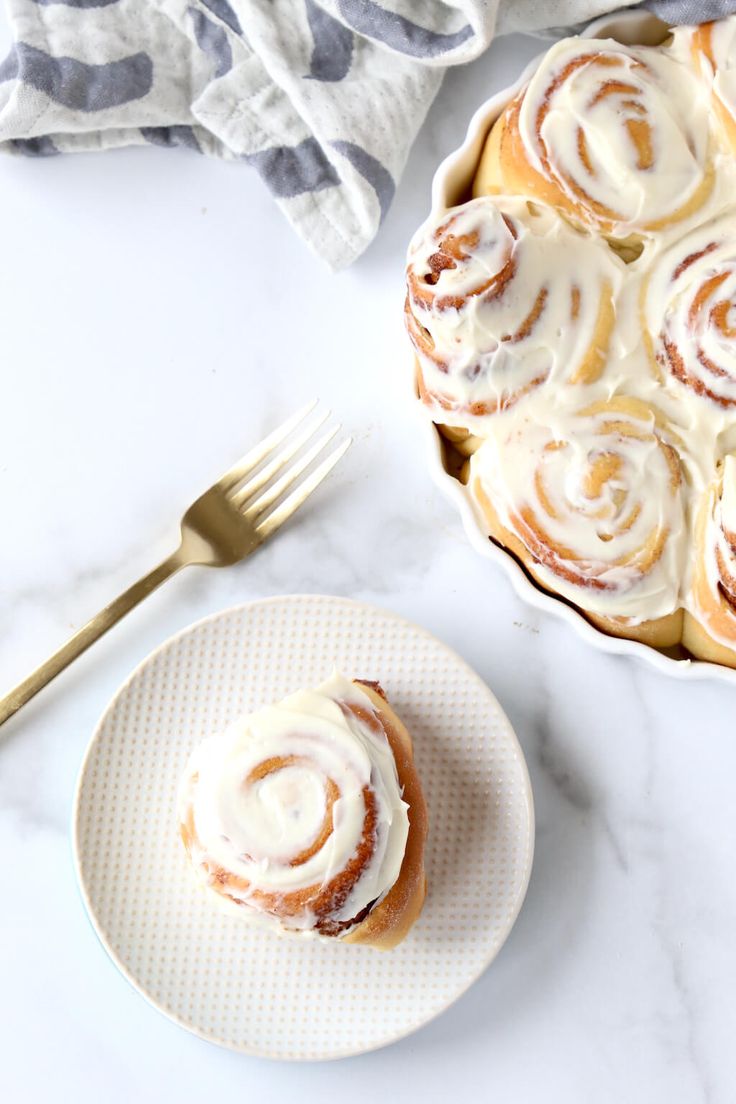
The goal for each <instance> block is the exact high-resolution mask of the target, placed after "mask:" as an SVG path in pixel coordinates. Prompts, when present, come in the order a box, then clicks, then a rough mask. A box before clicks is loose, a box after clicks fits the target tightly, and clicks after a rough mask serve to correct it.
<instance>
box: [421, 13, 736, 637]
mask: <svg viewBox="0 0 736 1104" xmlns="http://www.w3.org/2000/svg"><path fill="white" fill-rule="evenodd" d="M692 34H693V31H692V29H683V30H678V31H677V32H675V36H674V42H673V43H672V45H671V46H670V45H668V46H665V47H661V48H647V47H625V46H621V45H620V44H618V43H615V42H608V41H606V42H600V41H598V40H595V41H591V40H585V39H571V40H563V41H562V42H560V43H557V44H556V45H555V46H553V47H552V49H551V50H550V51H549V52H548V54H547V55H546V56H545V58H544V59H543V61H542V62H541V64H540V67H539V69H538V70H537V72H536V73H535V74H534V75H533V76H532V78H531V79H530V82H529V84H528V86H527V89H526V91H525V93H524V97H523V100H522V101H521V105H520V109H519V120H520V122H519V127H520V131H521V137H522V140H523V143H524V146H525V149H526V150H527V153H529V151H531V158H530V160H531V162H532V165H533V167H534V168H535V169H536V170H537V171H539V172H542V171H543V172H545V173H546V174H547V177H548V178H549V176H550V168H551V170H552V172H551V176H552V178H553V179H555V180H556V181H557V182H558V183H559V185H560V187H561V188H562V189H563V191H564V192H565V194H566V195H567V196H568V197H569V198H570V199H571V200H575V202H576V203H577V204H578V205H579V204H580V202H581V192H583V191H584V192H585V194H586V195H587V197H588V199H589V200H590V201H592V205H589V209H590V211H591V212H592V215H591V220H590V233H588V234H586V233H578V232H577V231H576V230H574V229H572V227H571V226H570V223H569V221H568V220H569V217H570V215H569V214H568V215H567V217H566V215H565V208H564V206H562V205H561V207H560V211H557V210H555V209H552V208H549V207H548V206H545V204H543V203H540V202H539V201H538V199H536V198H533V199H532V200H531V201H530V200H529V198H528V197H526V196H507V195H488V196H482V197H479V198H478V199H476V200H473V201H471V202H470V203H467V204H463V205H462V206H460V207H457V208H451V209H450V210H449V211H445V212H439V213H437V214H436V215H435V216H434V217H433V218H431V219H430V220H429V221H428V223H427V224H426V225H425V226H424V227H422V228H421V229H420V231H419V232H418V234H417V235H416V236H415V239H414V241H413V242H412V245H411V247H410V251H409V261H408V263H409V268H408V273H409V279H408V285H409V299H408V306H409V310H410V312H411V314H412V315H413V316H414V319H415V321H416V322H417V324H418V325H419V326H420V327H421V330H420V331H419V332H420V334H421V335H423V336H424V337H425V338H426V334H424V331H426V332H427V333H428V334H429V338H430V339H431V340H429V341H427V342H426V343H425V346H424V347H423V346H422V343H421V342H417V341H416V340H414V337H415V335H414V334H411V329H412V326H411V322H410V325H409V329H410V335H411V336H412V339H413V340H414V345H415V352H416V362H417V367H418V374H419V377H420V393H421V395H422V398H423V403H424V406H425V409H426V410H427V411H428V412H429V413H430V415H431V417H432V418H433V420H434V421H435V422H437V423H440V424H443V425H446V426H449V427H452V429H453V431H461V432H463V431H468V432H469V433H471V434H472V435H473V436H474V438H477V439H478V440H479V441H481V442H482V444H481V445H480V448H478V449H477V451H475V452H474V453H473V455H472V456H471V459H470V473H469V487H470V489H471V494H473V495H476V488H479V487H480V488H482V489H483V492H484V494H485V496H486V498H487V499H488V500H489V501H490V503H491V504H492V507H493V509H494V510H495V512H496V513H497V515H498V521H499V522H500V524H501V525H502V526H503V527H504V528H505V529H506V530H507V531H508V533H510V534H512V536H513V538H515V539H517V540H520V541H521V543H522V544H523V545H525V547H526V549H527V552H528V553H529V557H530V559H531V561H532V563H533V565H534V574H535V575H536V576H537V578H538V579H539V580H540V581H541V582H543V584H544V585H546V586H548V587H549V589H550V590H552V591H554V592H556V593H560V594H561V595H563V596H564V597H566V598H568V599H569V600H570V601H572V602H574V603H575V604H576V605H578V606H581V607H582V608H583V609H584V610H586V611H589V612H590V613H593V614H599V615H601V616H602V617H611V618H619V619H622V620H623V621H625V622H627V623H628V624H630V625H632V626H633V625H638V624H640V623H642V622H645V621H648V620H653V619H656V618H659V617H664V616H666V615H667V614H669V613H673V612H675V611H676V610H678V609H683V608H684V609H686V610H689V611H690V612H692V613H693V614H694V615H695V616H696V617H697V615H698V610H697V609H696V605H697V603H696V601H695V598H694V594H693V585H694V583H693V570H694V567H693V565H694V558H695V556H696V555H698V554H699V553H698V552H697V548H698V538H696V525H697V519H698V516H699V514H700V512H701V508H702V506H703V503H704V502H705V501H706V497H707V496H708V495H712V494H713V491H712V488H713V486H714V484H715V483H718V485H719V487H720V488H721V490H720V493H719V498H718V501H717V505H716V506H715V507H714V512H713V513H712V515H711V518H710V522H709V525H708V536H707V540H706V548H705V549H704V550H703V551H702V553H701V554H702V555H704V556H706V557H707V561H708V577H709V580H710V585H711V586H712V587H715V588H716V589H717V586H718V578H717V575H716V569H715V567H714V566H713V565H714V564H716V563H717V560H718V557H720V559H721V561H725V562H726V563H727V565H728V566H729V571H730V572H731V577H732V578H736V563H734V559H735V558H736V553H735V552H734V546H733V544H732V543H730V537H728V536H726V537H724V535H723V534H724V532H725V533H727V534H730V536H731V537H732V536H733V535H734V532H735V531H736V518H735V517H734V515H735V514H736V198H735V197H736V155H735V154H734V152H732V151H731V150H730V149H729V148H728V146H727V144H726V143H724V142H723V141H722V140H721V138H720V137H718V135H719V133H720V132H719V128H720V126H721V124H720V121H719V118H718V117H716V115H715V113H714V111H713V110H712V108H711V106H710V99H711V91H712V89H713V88H715V87H717V88H718V90H719V91H718V94H719V95H720V96H722V97H723V98H724V100H727V101H728V102H729V103H730V104H732V105H733V104H736V95H735V94H734V91H735V88H736V63H735V62H731V61H730V60H729V58H730V55H731V54H732V53H733V51H732V50H731V44H732V43H733V42H734V41H735V40H736V17H732V18H730V19H728V20H725V21H723V25H721V24H714V25H713V36H712V42H713V47H712V48H713V53H714V58H715V62H716V63H715V65H714V66H713V67H712V71H711V80H705V81H704V80H703V79H702V77H700V76H699V75H698V73H697V72H696V70H695V68H694V66H693V64H692V61H691V59H690V54H689V51H690V48H691V37H692ZM601 51H602V52H603V56H604V58H606V57H611V58H612V59H613V62H612V64H611V66H610V68H608V69H607V68H606V64H605V63H604V65H603V66H602V67H601V66H596V65H594V64H593V63H592V62H588V61H586V60H585V59H586V58H587V57H588V56H589V55H591V54H593V53H600V52H601ZM563 75H564V76H563ZM611 84H613V87H610V86H611ZM623 86H626V87H623ZM606 88H608V91H607V92H605V94H603V92H602V90H605V89H606ZM516 102H517V101H514V103H516ZM543 106H544V107H545V110H544V111H542V112H541V116H540V111H541V109H542V107H543ZM540 117H541V124H540ZM638 122H643V123H645V124H646V136H647V137H646V140H645V143H644V145H645V146H646V143H647V142H649V143H650V145H651V150H650V152H651V164H650V165H649V166H648V167H647V166H645V165H643V164H640V163H638V161H637V158H638V156H639V153H640V151H641V144H639V145H637V143H636V142H635V141H633V135H636V134H638V135H639V136H640V137H641V134H642V133H643V131H642V129H641V128H638V129H637V126H635V125H634V124H637V123H638ZM581 135H582V138H581ZM581 150H582V151H583V152H582V153H581ZM545 159H546V163H545ZM705 184H707V188H705V190H703V189H704V187H705ZM699 190H700V192H699ZM696 193H698V194H699V196H700V198H699V201H698V203H697V204H696V205H692V204H691V206H690V207H689V208H688V204H690V203H691V200H692V198H693V196H694V195H695V194H696ZM476 205H477V206H476ZM494 207H495V211H494V210H493V208H494ZM604 209H605V210H606V211H608V210H610V211H615V212H616V215H617V217H616V219H615V220H613V221H614V223H615V227H614V228H615V230H616V233H617V234H618V235H624V234H626V233H629V232H631V231H636V232H637V233H638V234H639V235H640V246H641V249H640V252H639V254H638V255H636V256H634V254H632V253H630V254H628V259H629V262H630V263H628V264H624V262H623V260H622V259H621V256H620V255H619V253H617V252H616V251H615V249H614V247H615V246H616V243H615V242H614V243H613V246H609V245H608V243H607V242H606V241H605V238H604V237H603V233H602V231H601V230H598V231H594V224H595V217H597V216H598V215H600V216H601V219H602V218H603V216H602V214H601V212H603V211H604ZM532 211H534V212H535V216H534V217H532ZM594 216H595V217H594ZM670 216H671V217H670ZM453 219H456V220H457V221H456V222H452V226H453V227H454V229H455V230H457V231H458V232H459V234H460V235H461V236H465V237H466V239H468V238H469V237H471V236H472V233H473V232H474V233H475V235H476V237H477V240H478V242H479V243H480V242H486V241H487V242H490V241H491V240H492V241H493V242H494V243H496V247H497V251H496V252H494V251H493V249H484V248H481V250H480V252H481V256H479V257H476V256H475V255H474V252H473V247H471V248H468V249H467V250H466V251H467V252H468V254H469V256H468V258H466V259H464V260H463V262H462V264H457V265H455V267H450V266H448V267H447V268H445V267H439V268H438V269H437V272H436V275H437V280H436V282H435V283H434V285H433V288H432V290H433V292H434V298H433V299H432V298H427V299H423V297H422V295H421V294H420V295H419V296H416V295H414V294H413V293H412V275H414V277H416V274H417V273H419V274H421V273H422V272H424V273H426V272H428V271H429V272H432V265H431V263H429V262H430V258H431V257H432V250H433V249H434V248H436V247H437V242H438V236H437V231H438V229H440V228H441V227H442V226H446V225H447V224H448V223H449V222H451V221H452V220H453ZM509 223H511V225H513V226H514V228H515V231H516V237H515V238H514V239H513V241H512V242H509V239H508V235H507V236H506V237H504V230H503V227H504V226H508V224H509ZM603 230H604V231H605V232H608V231H607V230H606V228H605V227H603ZM614 236H615V235H614ZM440 237H441V235H440ZM504 241H505V248H506V252H504V251H503V249H502V248H501V246H502V243H503V242H504ZM522 248H523V250H524V252H523V253H522ZM623 255H626V254H625V253H624V254H623ZM509 257H511V258H513V260H514V262H515V265H514V270H513V277H514V279H513V282H511V281H509V283H508V285H507V286H506V287H505V288H504V289H503V290H502V292H501V293H500V294H498V295H495V296H493V297H492V298H490V299H488V300H486V299H485V298H484V293H483V292H481V293H480V294H477V293H476V294H475V295H472V292H473V290H474V289H475V288H477V287H478V286H479V285H480V283H481V276H482V275H483V274H484V273H487V272H489V271H491V270H498V269H499V268H503V265H504V263H508V258H509ZM632 257H633V259H632ZM578 287H579V288H580V289H581V295H580V298H579V299H578V300H577V306H578V308H579V309H578V310H577V311H576V312H573V311H572V310H571V309H570V306H571V303H572V301H573V298H574V297H575V298H576V299H577V292H573V289H574V288H578ZM602 288H605V289H610V297H611V320H610V327H608V330H609V332H608V333H607V335H606V337H605V340H603V341H601V338H600V332H601V331H600V330H599V329H597V327H598V324H599V323H600V319H601V315H600V302H601V289H602ZM540 289H545V292H546V297H545V299H544V302H543V303H542V307H541V309H540V310H539V311H538V312H537V314H536V316H535V318H534V322H535V326H534V330H533V332H529V333H525V335H524V340H523V341H519V342H514V343H509V342H508V341H504V340H503V339H504V335H508V334H513V333H514V332H515V328H517V329H518V327H519V320H520V319H523V318H525V317H526V316H525V315H524V309H525V308H526V310H527V311H529V310H530V309H531V308H530V304H531V305H534V304H535V303H537V302H538V300H539V292H540ZM443 296H444V297H445V300H446V301H445V303H444V304H442V303H441V305H440V306H439V307H438V298H439V299H440V300H441V299H442V297H443ZM470 299H472V300H473V301H472V304H471V305H470V306H468V303H469V301H470ZM455 301H457V304H456V303H455ZM450 303H452V306H450V307H448V304H450ZM460 304H461V305H460ZM573 313H575V317H573ZM605 328H606V327H604V329H605ZM595 334H597V337H595V338H592V337H591V335H595ZM591 341H592V343H593V345H596V344H597V347H598V348H599V349H601V348H602V349H603V352H604V355H603V358H602V363H601V365H600V371H597V372H589V373H587V374H583V375H582V376H580V375H578V376H577V378H576V366H577V365H578V364H579V363H580V360H581V356H582V357H583V359H584V356H585V351H586V350H587V349H589V348H590V346H591ZM435 354H436V355H435ZM540 376H543V378H542V379H541V380H540V379H539V377H540ZM512 378H513V379H514V380H515V381H516V383H517V385H518V388H517V390H518V393H516V394H515V398H514V401H513V402H503V401H502V402H497V403H496V404H495V406H494V405H493V403H490V404H488V409H486V410H479V408H478V402H479V398H482V397H486V398H487V395H488V393H489V381H492V386H493V387H494V388H495V391H494V392H493V395H494V396H495V397H498V396H499V395H503V394H505V393H508V392H509V389H510V385H509V383H508V380H509V379H512ZM532 379H536V380H537V381H538V382H537V383H536V384H535V386H531V387H530V386H527V385H528V383H529V381H530V380H532ZM484 389H485V390H484ZM448 396H449V397H450V400H451V401H445V400H446V399H447V397H448ZM621 403H623V406H624V407H626V406H627V405H628V413H626V412H624V409H623V407H621ZM610 404H613V409H614V410H615V409H616V408H617V406H618V413H617V415H616V417H615V418H612V417H611V415H610V410H611V407H610ZM607 409H608V413H607ZM593 412H595V413H593ZM614 421H616V422H618V423H620V424H619V425H618V426H617V428H615V429H613V430H612V429H611V427H612V424H613V422H614ZM606 426H608V429H606V428H605V427H606ZM468 451H470V450H468ZM606 458H608V459H606ZM611 458H614V459H613V460H612V461H611V463H610V464H609V463H608V460H610V459H611ZM675 468H676V469H677V478H676V479H675V478H673V470H674V469H675ZM601 471H605V473H606V475H605V478H603V477H601V478H600V479H599V478H598V476H599V475H600V472H601ZM596 473H598V474H596ZM716 514H717V517H716ZM479 516H481V517H483V510H482V509H480V507H479ZM538 528H541V531H542V535H543V537H544V540H545V541H548V543H547V544H546V545H545V546H544V547H545V548H546V549H547V550H549V549H550V548H551V549H552V553H551V555H547V558H546V560H545V555H544V554H543V551H544V550H543V548H542V546H540V545H539V533H538V531H537V530H538ZM543 543H544V542H543ZM511 544H512V547H513V542H511ZM652 549H654V550H655V551H656V555H654V556H653V557H650V556H649V555H648V554H649V553H650V552H651V551H652ZM568 553H569V555H568ZM644 561H647V570H646V572H643V573H642V572H641V571H640V570H639V569H640V568H641V566H642V563H643V562H644ZM561 568H562V570H561ZM712 635H713V636H714V639H717V640H719V641H720V642H721V643H723V644H724V645H725V646H726V647H730V648H732V649H733V648H736V636H734V637H728V638H727V637H724V636H719V635H718V632H717V631H713V633H712Z"/></svg>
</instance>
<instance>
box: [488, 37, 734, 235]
mask: <svg viewBox="0 0 736 1104" xmlns="http://www.w3.org/2000/svg"><path fill="white" fill-rule="evenodd" d="M712 177H713V169H712V166H711V164H710V157H709V148H708V117H707V111H706V109H705V106H704V104H703V103H702V96H700V95H699V86H698V82H697V79H696V77H695V75H694V73H693V72H692V70H691V68H690V67H689V66H685V65H682V64H680V63H679V62H678V61H677V60H676V59H675V58H673V57H670V56H667V55H666V54H665V53H663V52H662V51H658V50H652V49H647V48H640V47H633V46H623V45H621V44H620V43H618V42H613V41H609V40H602V41H601V40H593V39H584V38H568V39H563V40H562V41H561V42H558V43H557V44H556V45H555V46H553V47H552V49H551V50H549V52H548V53H547V54H546V56H545V57H544V58H543V60H542V62H541V64H540V66H539V68H538V69H537V71H536V73H535V74H534V76H533V77H532V78H531V80H530V81H529V83H528V84H527V86H526V87H525V88H524V89H523V90H522V91H521V93H519V95H518V96H516V98H515V99H513V100H512V101H511V103H510V104H509V105H508V107H507V108H506V110H505V111H504V112H503V113H502V115H501V117H500V118H499V119H498V121H497V122H496V123H495V125H494V127H493V129H492V131H491V134H490V136H489V138H488V140H487V143H486V146H485V149H484V152H483V156H482V158H481V162H480V166H479V168H478V172H477V175H476V178H475V183H474V187H473V194H474V195H483V194H486V193H493V192H511V193H515V194H521V195H525V196H528V197H530V198H536V199H540V200H544V201H545V202H547V203H549V204H551V205H553V206H555V207H558V208H559V209H560V210H561V211H562V212H564V213H565V214H566V215H567V216H568V217H570V218H572V219H573V220H574V221H576V222H578V223H581V224H583V225H585V226H588V227H591V228H594V229H597V230H598V231H599V232H601V233H603V234H606V235H608V236H610V237H612V238H616V239H627V238H633V239H636V238H637V237H640V236H641V235H642V234H646V233H649V232H652V231H657V230H661V229H663V228H664V227H667V226H670V225H671V224H673V223H675V222H677V221H679V220H681V219H683V218H685V217H687V216H689V215H691V214H693V213H694V212H695V211H697V210H698V208H699V207H700V206H701V205H702V204H703V202H704V201H705V199H706V197H707V196H708V193H709V191H710V189H711V185H712Z"/></svg>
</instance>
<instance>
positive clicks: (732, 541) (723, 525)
mask: <svg viewBox="0 0 736 1104" xmlns="http://www.w3.org/2000/svg"><path fill="white" fill-rule="evenodd" d="M688 604H689V607H690V608H689V609H688V611H687V612H686V614H685V623H684V627H683V634H682V641H683V644H684V645H685V647H686V648H687V649H688V651H690V652H692V654H693V655H695V656H697V657H698V658H699V659H708V660H711V661H712V662H713V663H725V664H726V665H728V666H729V667H736V454H730V455H729V456H727V457H726V458H725V460H723V461H722V463H721V464H720V466H719V470H718V472H717V475H716V478H715V479H714V481H713V483H712V484H711V486H710V487H709V488H708V490H707V491H706V493H705V494H704V495H703V499H702V502H701V504H700V507H699V509H698V512H697V519H696V523H695V555H694V564H693V579H692V586H691V592H690V601H689V603H688Z"/></svg>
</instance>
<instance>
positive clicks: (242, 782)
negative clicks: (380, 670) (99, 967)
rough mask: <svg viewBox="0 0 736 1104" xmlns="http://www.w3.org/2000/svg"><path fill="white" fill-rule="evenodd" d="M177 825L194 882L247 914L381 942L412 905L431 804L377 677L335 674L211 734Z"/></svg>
mask: <svg viewBox="0 0 736 1104" xmlns="http://www.w3.org/2000/svg"><path fill="white" fill-rule="evenodd" d="M179 824H180V833H181V837H182V840H183V842H184V846H185V848H186V851H187V854H188V857H189V859H190V861H191V864H192V866H193V869H194V871H195V874H196V875H197V878H198V880H199V882H200V883H201V884H202V885H203V886H204V887H205V888H206V890H207V892H208V894H209V896H210V897H211V898H212V899H213V900H214V901H216V902H217V903H218V904H219V905H220V906H222V907H224V908H225V909H226V910H227V911H229V912H231V913H235V914H237V915H238V916H239V917H241V918H242V919H244V920H249V921H252V922H261V923H265V924H267V925H270V926H272V927H274V928H277V929H279V930H281V931H285V932H291V933H300V934H302V935H305V934H312V935H315V936H321V937H324V938H328V939H339V940H341V941H343V942H347V943H363V944H368V945H371V946H374V947H379V948H384V949H387V948H390V947H393V946H395V945H396V944H397V943H398V942H400V941H401V940H402V939H403V938H404V936H405V935H406V934H407V932H408V931H409V929H410V927H411V926H412V924H413V923H414V921H415V920H416V918H417V917H418V915H419V913H420V911H421V908H422V904H423V901H424V894H425V874H424V857H423V856H424V842H425V838H426V831H427V813H426V807H425V804H424V799H423V796H422V791H421V786H420V783H419V779H418V776H417V773H416V769H415V766H414V761H413V753H412V744H411V739H410V737H409V734H408V732H407V730H406V728H405V727H404V725H403V724H402V723H401V721H400V720H399V718H398V717H397V716H396V714H395V713H394V711H393V710H392V709H391V707H390V706H389V704H388V702H387V701H386V699H385V697H384V696H383V692H382V691H381V689H380V687H379V686H378V684H377V683H364V682H350V681H348V680H347V679H345V678H343V677H342V676H340V675H337V674H334V675H333V676H332V678H330V679H328V680H327V682H325V683H323V684H322V685H321V686H318V687H317V688H316V689H314V690H302V691H300V692H298V693H296V694H293V695H292V696H291V697H289V698H286V699H285V700H284V701H282V702H280V703H279V704H277V705H274V706H271V707H268V708H265V709H261V710H259V711H258V712H256V713H253V714H250V715H249V716H247V717H243V718H242V719H241V720H239V721H236V722H235V723H234V724H233V725H231V726H230V727H229V728H228V729H227V730H226V731H225V732H223V733H221V734H218V735H216V736H213V737H211V738H210V739H208V740H206V741H205V742H204V743H203V744H201V745H200V747H199V748H197V749H196V750H195V752H194V754H193V755H192V757H191V760H190V762H189V764H188V767H187V770H186V773H185V776H184V779H183V782H182V786H181V792H180V801H179Z"/></svg>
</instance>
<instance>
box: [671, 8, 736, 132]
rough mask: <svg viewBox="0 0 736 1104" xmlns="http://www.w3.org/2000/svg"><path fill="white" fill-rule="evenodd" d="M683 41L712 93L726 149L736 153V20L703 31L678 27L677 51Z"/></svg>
mask: <svg viewBox="0 0 736 1104" xmlns="http://www.w3.org/2000/svg"><path fill="white" fill-rule="evenodd" d="M683 41H684V44H685V45H686V48H687V49H688V52H689V53H690V55H691V57H692V59H693V61H694V63H695V68H696V70H697V72H698V73H699V75H700V77H701V79H702V80H703V82H704V83H705V85H706V87H707V88H708V89H709V91H710V94H711V99H712V103H713V110H714V112H715V115H716V118H717V119H718V123H719V132H720V134H721V136H722V138H723V140H724V142H725V145H726V146H727V148H728V149H730V150H731V152H732V153H736V17H734V16H732V15H731V16H728V17H727V18H726V19H719V20H718V21H717V22H715V23H701V25H700V26H699V27H678V28H677V30H676V31H675V49H677V47H678V46H680V45H682V44H683Z"/></svg>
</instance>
